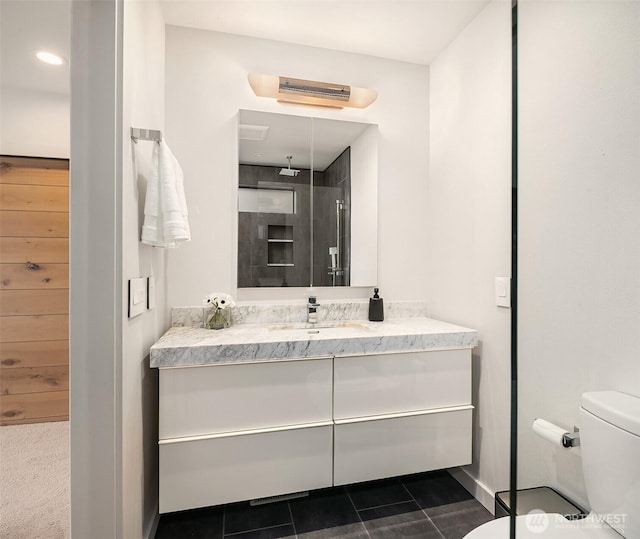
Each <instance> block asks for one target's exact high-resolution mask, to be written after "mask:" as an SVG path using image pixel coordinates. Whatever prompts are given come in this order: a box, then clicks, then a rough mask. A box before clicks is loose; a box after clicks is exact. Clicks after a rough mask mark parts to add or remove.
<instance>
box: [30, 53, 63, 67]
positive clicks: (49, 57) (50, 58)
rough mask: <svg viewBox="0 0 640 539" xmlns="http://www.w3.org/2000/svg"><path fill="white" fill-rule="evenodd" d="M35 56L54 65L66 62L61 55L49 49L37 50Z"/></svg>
mask: <svg viewBox="0 0 640 539" xmlns="http://www.w3.org/2000/svg"><path fill="white" fill-rule="evenodd" d="M36 58H38V60H40V61H41V62H44V63H45V64H51V65H54V66H61V65H63V64H65V63H66V61H65V59H64V58H62V56H58V55H57V54H54V53H53V52H49V51H37V52H36Z"/></svg>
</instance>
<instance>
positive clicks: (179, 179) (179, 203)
mask: <svg viewBox="0 0 640 539" xmlns="http://www.w3.org/2000/svg"><path fill="white" fill-rule="evenodd" d="M151 166H152V170H151V177H150V178H149V183H148V185H147V197H146V199H145V205H144V216H145V217H144V225H143V226H142V243H146V244H148V245H154V246H156V247H176V246H177V244H178V243H180V242H183V241H189V240H190V239H191V233H190V230H189V221H188V211H187V202H186V199H185V196H184V175H183V172H182V168H181V167H180V164H179V163H178V161H177V159H176V158H175V157H174V156H173V154H172V153H171V150H170V149H169V146H167V144H166V143H165V142H164V141H162V142H160V143H158V144H156V145H154V148H153V155H152V165H151Z"/></svg>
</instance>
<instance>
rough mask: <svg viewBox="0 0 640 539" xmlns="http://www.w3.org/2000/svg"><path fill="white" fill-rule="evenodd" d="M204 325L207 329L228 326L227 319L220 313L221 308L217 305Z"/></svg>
mask: <svg viewBox="0 0 640 539" xmlns="http://www.w3.org/2000/svg"><path fill="white" fill-rule="evenodd" d="M204 327H205V328H207V329H224V328H228V327H229V321H228V320H227V319H226V318H225V316H224V314H222V309H220V308H219V307H218V308H217V309H215V310H214V311H213V313H212V314H211V316H210V317H209V319H208V320H207V322H206V323H205V325H204Z"/></svg>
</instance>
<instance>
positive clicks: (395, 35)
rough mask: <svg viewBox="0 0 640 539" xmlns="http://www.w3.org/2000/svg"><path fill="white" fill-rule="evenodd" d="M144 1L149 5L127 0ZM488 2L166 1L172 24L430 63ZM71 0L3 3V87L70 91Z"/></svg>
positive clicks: (0, 50) (0, 44) (0, 54)
mask: <svg viewBox="0 0 640 539" xmlns="http://www.w3.org/2000/svg"><path fill="white" fill-rule="evenodd" d="M129 1H146V0H129ZM488 1H489V0H224V1H223V0H160V2H161V4H162V9H163V12H164V16H165V20H166V22H167V24H174V25H179V26H188V27H194V28H201V29H208V30H216V31H219V32H227V33H232V34H239V35H246V36H253V37H261V38H265V39H275V40H279V41H285V42H290V43H297V44H303V45H310V46H314V47H321V48H327V49H334V50H343V51H348V52H356V53H362V54H369V55H373V56H379V57H383V58H390V59H394V60H400V61H406V62H414V63H419V64H429V63H430V62H431V61H432V60H433V58H434V57H435V56H437V54H438V53H439V52H440V51H441V50H442V49H443V48H444V47H446V45H447V44H448V43H450V42H451V41H452V40H453V38H454V37H455V36H456V35H457V34H458V33H459V32H460V31H461V30H462V29H463V28H464V27H465V26H466V25H467V24H468V23H469V21H471V19H473V17H475V16H476V15H477V14H478V13H479V12H480V10H482V8H483V7H484V6H485V5H486V4H487V3H488ZM70 5H71V0H0V66H1V68H2V72H1V74H2V80H1V81H0V83H1V84H2V85H3V86H12V87H15V88H23V89H31V90H38V91H48V92H55V93H65V94H67V93H68V92H69V66H68V65H65V66H63V67H58V68H56V67H53V66H49V65H46V64H43V63H42V62H39V61H38V60H36V59H35V57H34V53H35V51H37V50H39V49H42V48H44V49H47V50H50V51H52V52H57V53H58V54H60V55H62V56H63V57H65V58H67V59H68V58H69V56H70V53H69V50H70Z"/></svg>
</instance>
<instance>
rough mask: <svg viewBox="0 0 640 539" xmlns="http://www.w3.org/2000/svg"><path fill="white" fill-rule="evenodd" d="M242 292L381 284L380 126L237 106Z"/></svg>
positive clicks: (239, 243) (239, 261)
mask: <svg viewBox="0 0 640 539" xmlns="http://www.w3.org/2000/svg"><path fill="white" fill-rule="evenodd" d="M238 124H239V125H238V142H239V145H238V148H239V149H238V155H239V167H238V287H239V288H255V287H308V286H373V285H375V284H376V283H377V184H378V181H377V126H376V125H372V124H365V123H358V122H345V121H338V120H326V119H318V118H309V117H304V116H291V115H285V114H272V113H266V112H258V111H248V110H241V111H240V113H239V122H238Z"/></svg>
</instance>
